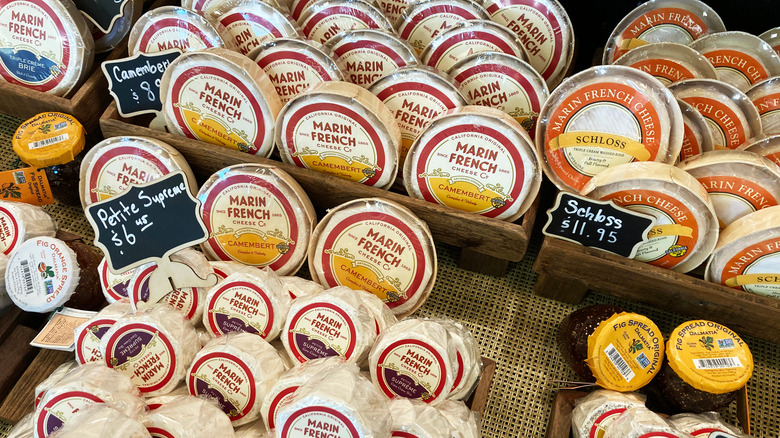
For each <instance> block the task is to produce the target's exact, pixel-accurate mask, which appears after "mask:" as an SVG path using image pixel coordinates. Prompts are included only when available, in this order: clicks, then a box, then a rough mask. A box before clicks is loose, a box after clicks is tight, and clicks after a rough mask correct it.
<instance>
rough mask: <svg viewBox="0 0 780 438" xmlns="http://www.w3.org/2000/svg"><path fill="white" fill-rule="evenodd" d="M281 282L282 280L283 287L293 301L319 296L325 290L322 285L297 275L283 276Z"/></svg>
mask: <svg viewBox="0 0 780 438" xmlns="http://www.w3.org/2000/svg"><path fill="white" fill-rule="evenodd" d="M279 280H281V282H282V286H284V287H285V288H286V289H287V293H289V294H290V298H291V299H293V300H294V299H296V298H302V297H308V296H312V295H317V294H319V293H320V292H322V291H324V290H325V288H324V287H322V286H321V285H320V284H318V283H315V282H313V281H311V280H307V279H305V278H301V277H297V276H295V275H286V276H282V277H279Z"/></svg>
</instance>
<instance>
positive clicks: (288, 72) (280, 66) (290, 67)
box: [257, 50, 337, 104]
mask: <svg viewBox="0 0 780 438" xmlns="http://www.w3.org/2000/svg"><path fill="white" fill-rule="evenodd" d="M257 65H259V66H260V68H262V69H263V71H265V73H266V74H267V75H268V78H269V79H270V80H271V83H272V84H274V87H275V88H276V93H277V94H278V95H279V99H281V100H282V104H285V103H287V102H289V101H290V100H292V98H294V97H295V96H297V95H299V94H301V93H303V91H304V90H306V89H308V88H310V87H312V86H314V85H315V84H318V83H320V82H325V81H333V80H337V78H336V77H334V76H332V75H331V73H330V72H329V70H330V68H329V67H327V66H324V65H322V64H320V63H319V61H317V60H316V59H313V58H311V57H309V56H306V55H305V54H302V53H298V52H293V51H291V50H290V51H288V50H285V51H279V52H272V53H271V54H269V55H266V56H263V57H262V58H260V59H259V60H258V61H257Z"/></svg>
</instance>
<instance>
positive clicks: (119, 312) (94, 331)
mask: <svg viewBox="0 0 780 438" xmlns="http://www.w3.org/2000/svg"><path fill="white" fill-rule="evenodd" d="M132 311H133V309H132V307H131V306H130V302H129V301H127V300H126V299H125V300H120V301H115V302H113V303H111V304H109V305H108V306H106V307H104V308H103V309H102V310H100V312H98V313H97V315H95V316H93V317H92V318H90V319H88V320H87V321H85V322H84V323H83V324H81V325H80V326H78V327H76V328H75V329H74V331H73V338H74V339H75V344H76V361H77V362H78V363H80V364H85V363H89V362H101V363H102V362H103V356H101V354H100V340H101V339H102V338H103V335H105V334H106V332H108V330H109V329H110V328H111V326H113V325H114V323H115V322H116V321H117V320H118V319H120V318H121V317H123V316H125V315H127V314H128V313H130V312H132Z"/></svg>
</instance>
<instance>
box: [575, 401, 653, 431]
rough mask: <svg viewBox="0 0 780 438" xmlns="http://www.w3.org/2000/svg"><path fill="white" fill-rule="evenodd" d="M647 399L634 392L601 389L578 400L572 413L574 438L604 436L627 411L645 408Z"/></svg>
mask: <svg viewBox="0 0 780 438" xmlns="http://www.w3.org/2000/svg"><path fill="white" fill-rule="evenodd" d="M644 405H645V397H644V396H643V395H640V394H636V393H633V392H629V393H622V392H617V391H609V390H606V389H600V390H596V391H593V392H591V393H590V394H588V395H587V396H585V397H583V398H581V399H578V400H577V402H576V404H575V406H574V410H573V411H572V413H571V430H572V434H573V435H574V438H589V437H591V436H594V437H595V436H600V435H599V434H601V435H603V434H604V433H605V432H606V431H607V430H609V427H610V426H611V425H612V423H613V422H614V421H615V420H616V419H617V417H619V416H620V414H622V413H623V412H625V411H626V409H629V408H632V407H637V406H644Z"/></svg>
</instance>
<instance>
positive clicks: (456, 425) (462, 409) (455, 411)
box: [436, 400, 482, 438]
mask: <svg viewBox="0 0 780 438" xmlns="http://www.w3.org/2000/svg"><path fill="white" fill-rule="evenodd" d="M436 409H437V410H438V411H439V413H441V414H442V415H443V416H444V418H446V419H447V421H449V423H450V425H451V426H452V429H453V430H456V431H458V432H459V433H460V436H461V437H463V438H481V437H482V432H481V430H482V428H481V427H480V424H479V414H477V413H476V412H473V411H471V409H469V408H468V406H466V404H465V403H463V402H462V401H459V400H444V401H443V402H441V403H440V404H439V405H437V406H436Z"/></svg>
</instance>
